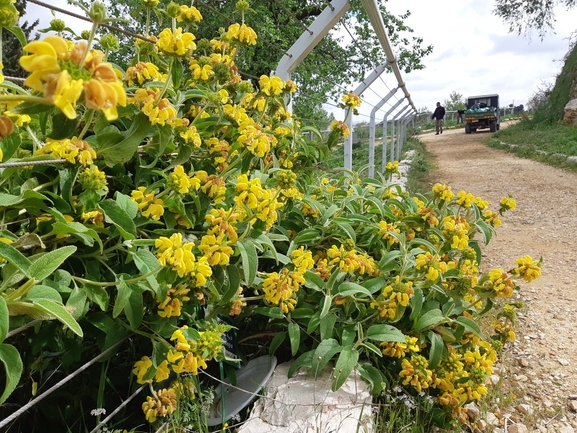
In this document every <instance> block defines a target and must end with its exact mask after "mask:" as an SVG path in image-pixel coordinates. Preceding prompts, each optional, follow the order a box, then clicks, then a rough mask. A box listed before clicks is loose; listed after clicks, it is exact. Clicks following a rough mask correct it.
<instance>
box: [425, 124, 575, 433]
mask: <svg viewBox="0 0 577 433" xmlns="http://www.w3.org/2000/svg"><path fill="white" fill-rule="evenodd" d="M502 127H503V125H502ZM489 134H490V132H488V130H487V132H485V130H483V131H481V132H478V133H473V134H469V135H467V134H465V133H464V131H463V130H462V129H460V130H454V131H447V130H446V131H445V132H444V133H443V134H441V135H435V134H434V133H431V134H425V135H422V136H420V137H419V138H420V139H421V140H422V141H423V142H424V143H426V146H427V149H428V150H429V151H430V152H431V153H432V155H433V156H434V158H435V164H436V166H437V168H436V169H435V170H434V171H433V172H432V173H431V179H432V181H433V182H441V183H449V184H450V185H451V186H452V188H453V191H454V192H455V193H457V192H458V191H460V190H465V191H467V192H470V193H472V194H473V195H475V196H480V197H482V198H484V199H485V200H488V201H489V203H490V205H491V209H494V210H495V209H496V208H497V207H498V203H499V200H500V199H501V198H503V197H505V196H506V195H508V194H512V195H513V198H514V199H515V200H516V201H517V209H516V210H514V211H511V212H508V213H506V214H505V215H504V216H503V224H502V226H501V227H499V228H498V229H497V237H496V238H494V239H493V240H492V241H491V243H490V244H489V245H488V246H487V247H486V248H485V249H484V254H483V255H484V258H483V264H482V265H483V266H482V268H483V270H485V271H486V270H488V269H492V268H495V267H499V268H503V269H511V268H512V267H514V266H515V259H516V258H518V257H522V256H525V255H527V254H528V255H530V256H531V257H533V258H534V259H538V258H539V257H543V267H542V277H541V278H540V279H538V280H536V281H533V282H532V283H530V284H528V283H524V282H521V283H520V284H519V285H520V286H521V293H520V295H519V296H520V299H521V300H522V301H523V302H525V305H526V306H527V308H526V309H524V310H523V311H524V312H523V314H519V320H518V324H517V325H518V326H517V341H516V342H515V344H514V345H513V347H512V348H510V349H509V350H507V351H506V353H505V354H504V368H503V370H504V372H503V373H504V377H505V379H504V382H505V385H510V386H512V385H515V386H517V387H518V388H519V389H518V394H517V400H516V401H514V402H513V403H512V404H511V405H508V406H507V407H506V408H505V407H504V408H502V412H501V413H497V416H498V418H500V420H501V428H502V429H503V430H502V431H506V425H507V424H508V425H509V427H511V426H512V425H514V423H515V422H521V423H523V424H525V425H526V426H528V427H529V431H535V432H560V433H570V432H573V431H574V430H575V431H577V413H576V412H575V411H576V410H577V338H576V335H577V326H576V325H577V263H576V261H577V259H576V254H575V252H574V251H573V248H572V247H574V245H575V243H576V242H577V198H576V195H577V174H575V173H571V172H568V171H564V170H561V169H556V168H552V167H550V166H547V165H545V164H541V163H538V162H534V161H530V160H527V159H521V158H518V157H515V156H514V155H513V154H510V153H506V152H504V151H501V150H497V149H492V148H489V147H487V146H485V145H483V141H484V140H485V139H487V138H488V137H489ZM573 405H575V407H573ZM508 415H509V416H510V417H509V419H508V420H505V418H507V417H508ZM488 431H494V432H497V431H498V430H497V429H492V430H491V429H490V430H488ZM515 431H518V430H515Z"/></svg>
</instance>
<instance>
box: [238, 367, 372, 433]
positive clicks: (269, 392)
mask: <svg viewBox="0 0 577 433" xmlns="http://www.w3.org/2000/svg"><path fill="white" fill-rule="evenodd" d="M289 368H290V363H284V364H280V365H279V366H277V368H276V370H275V372H274V373H273V376H272V377H271V379H270V381H269V382H268V384H267V386H266V398H261V399H259V400H258V401H257V402H256V403H255V405H254V407H253V409H252V411H251V414H250V416H249V419H248V420H247V422H246V423H245V424H244V425H243V426H242V427H241V428H240V429H239V433H263V432H267V433H293V432H301V431H311V432H312V431H314V432H316V431H318V432H330V431H335V432H343V433H348V432H357V431H358V432H359V433H372V432H373V418H372V412H371V395H370V393H369V389H368V385H367V383H366V382H365V381H363V380H362V378H361V377H360V375H359V374H358V372H356V371H353V373H351V375H350V377H349V378H348V379H347V381H346V382H345V383H344V384H343V386H342V387H341V388H340V389H339V390H338V391H336V392H332V391H331V382H332V379H331V374H332V366H329V367H327V368H325V370H323V371H322V372H321V374H320V375H319V377H318V379H317V380H315V379H314V376H313V375H312V373H311V372H310V371H309V370H305V369H301V370H300V371H299V372H297V373H296V374H295V375H294V376H293V377H292V378H290V379H288V378H287V377H288V376H287V373H288V370H289Z"/></svg>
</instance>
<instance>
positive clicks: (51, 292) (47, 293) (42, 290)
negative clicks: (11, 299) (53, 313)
mask: <svg viewBox="0 0 577 433" xmlns="http://www.w3.org/2000/svg"><path fill="white" fill-rule="evenodd" d="M21 299H30V300H33V301H34V300H36V299H51V300H53V301H56V302H59V303H61V302H62V296H60V293H58V290H56V289H54V288H52V287H49V286H44V285H37V286H34V287H32V288H31V289H30V290H29V291H28V292H27V293H26V294H25V295H24V296H22V298H21Z"/></svg>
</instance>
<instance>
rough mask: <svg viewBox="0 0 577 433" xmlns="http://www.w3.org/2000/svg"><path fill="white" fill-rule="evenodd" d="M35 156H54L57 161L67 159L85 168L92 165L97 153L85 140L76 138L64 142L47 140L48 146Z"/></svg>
mask: <svg viewBox="0 0 577 433" xmlns="http://www.w3.org/2000/svg"><path fill="white" fill-rule="evenodd" d="M34 155H52V156H53V157H54V158H57V159H65V160H67V161H68V162H69V163H71V164H75V163H78V164H80V165H83V166H85V167H86V166H87V165H91V164H92V163H93V161H94V160H95V159H96V152H95V151H94V149H93V148H92V146H90V144H88V143H87V142H86V141H84V140H78V139H77V138H76V137H73V138H70V139H68V138H67V139H64V140H53V139H52V138H47V139H46V144H45V145H44V146H42V147H41V148H40V149H38V150H37V151H36V152H35V153H34Z"/></svg>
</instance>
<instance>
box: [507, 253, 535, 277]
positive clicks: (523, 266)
mask: <svg viewBox="0 0 577 433" xmlns="http://www.w3.org/2000/svg"><path fill="white" fill-rule="evenodd" d="M516 263H517V265H518V266H517V267H516V268H515V269H513V270H512V271H511V273H512V274H513V275H519V276H520V277H522V278H523V279H524V280H525V281H527V282H528V283H530V282H531V281H533V280H535V279H537V278H539V277H540V276H541V261H540V260H533V259H532V258H531V256H525V257H520V258H518V259H517V260H516Z"/></svg>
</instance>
